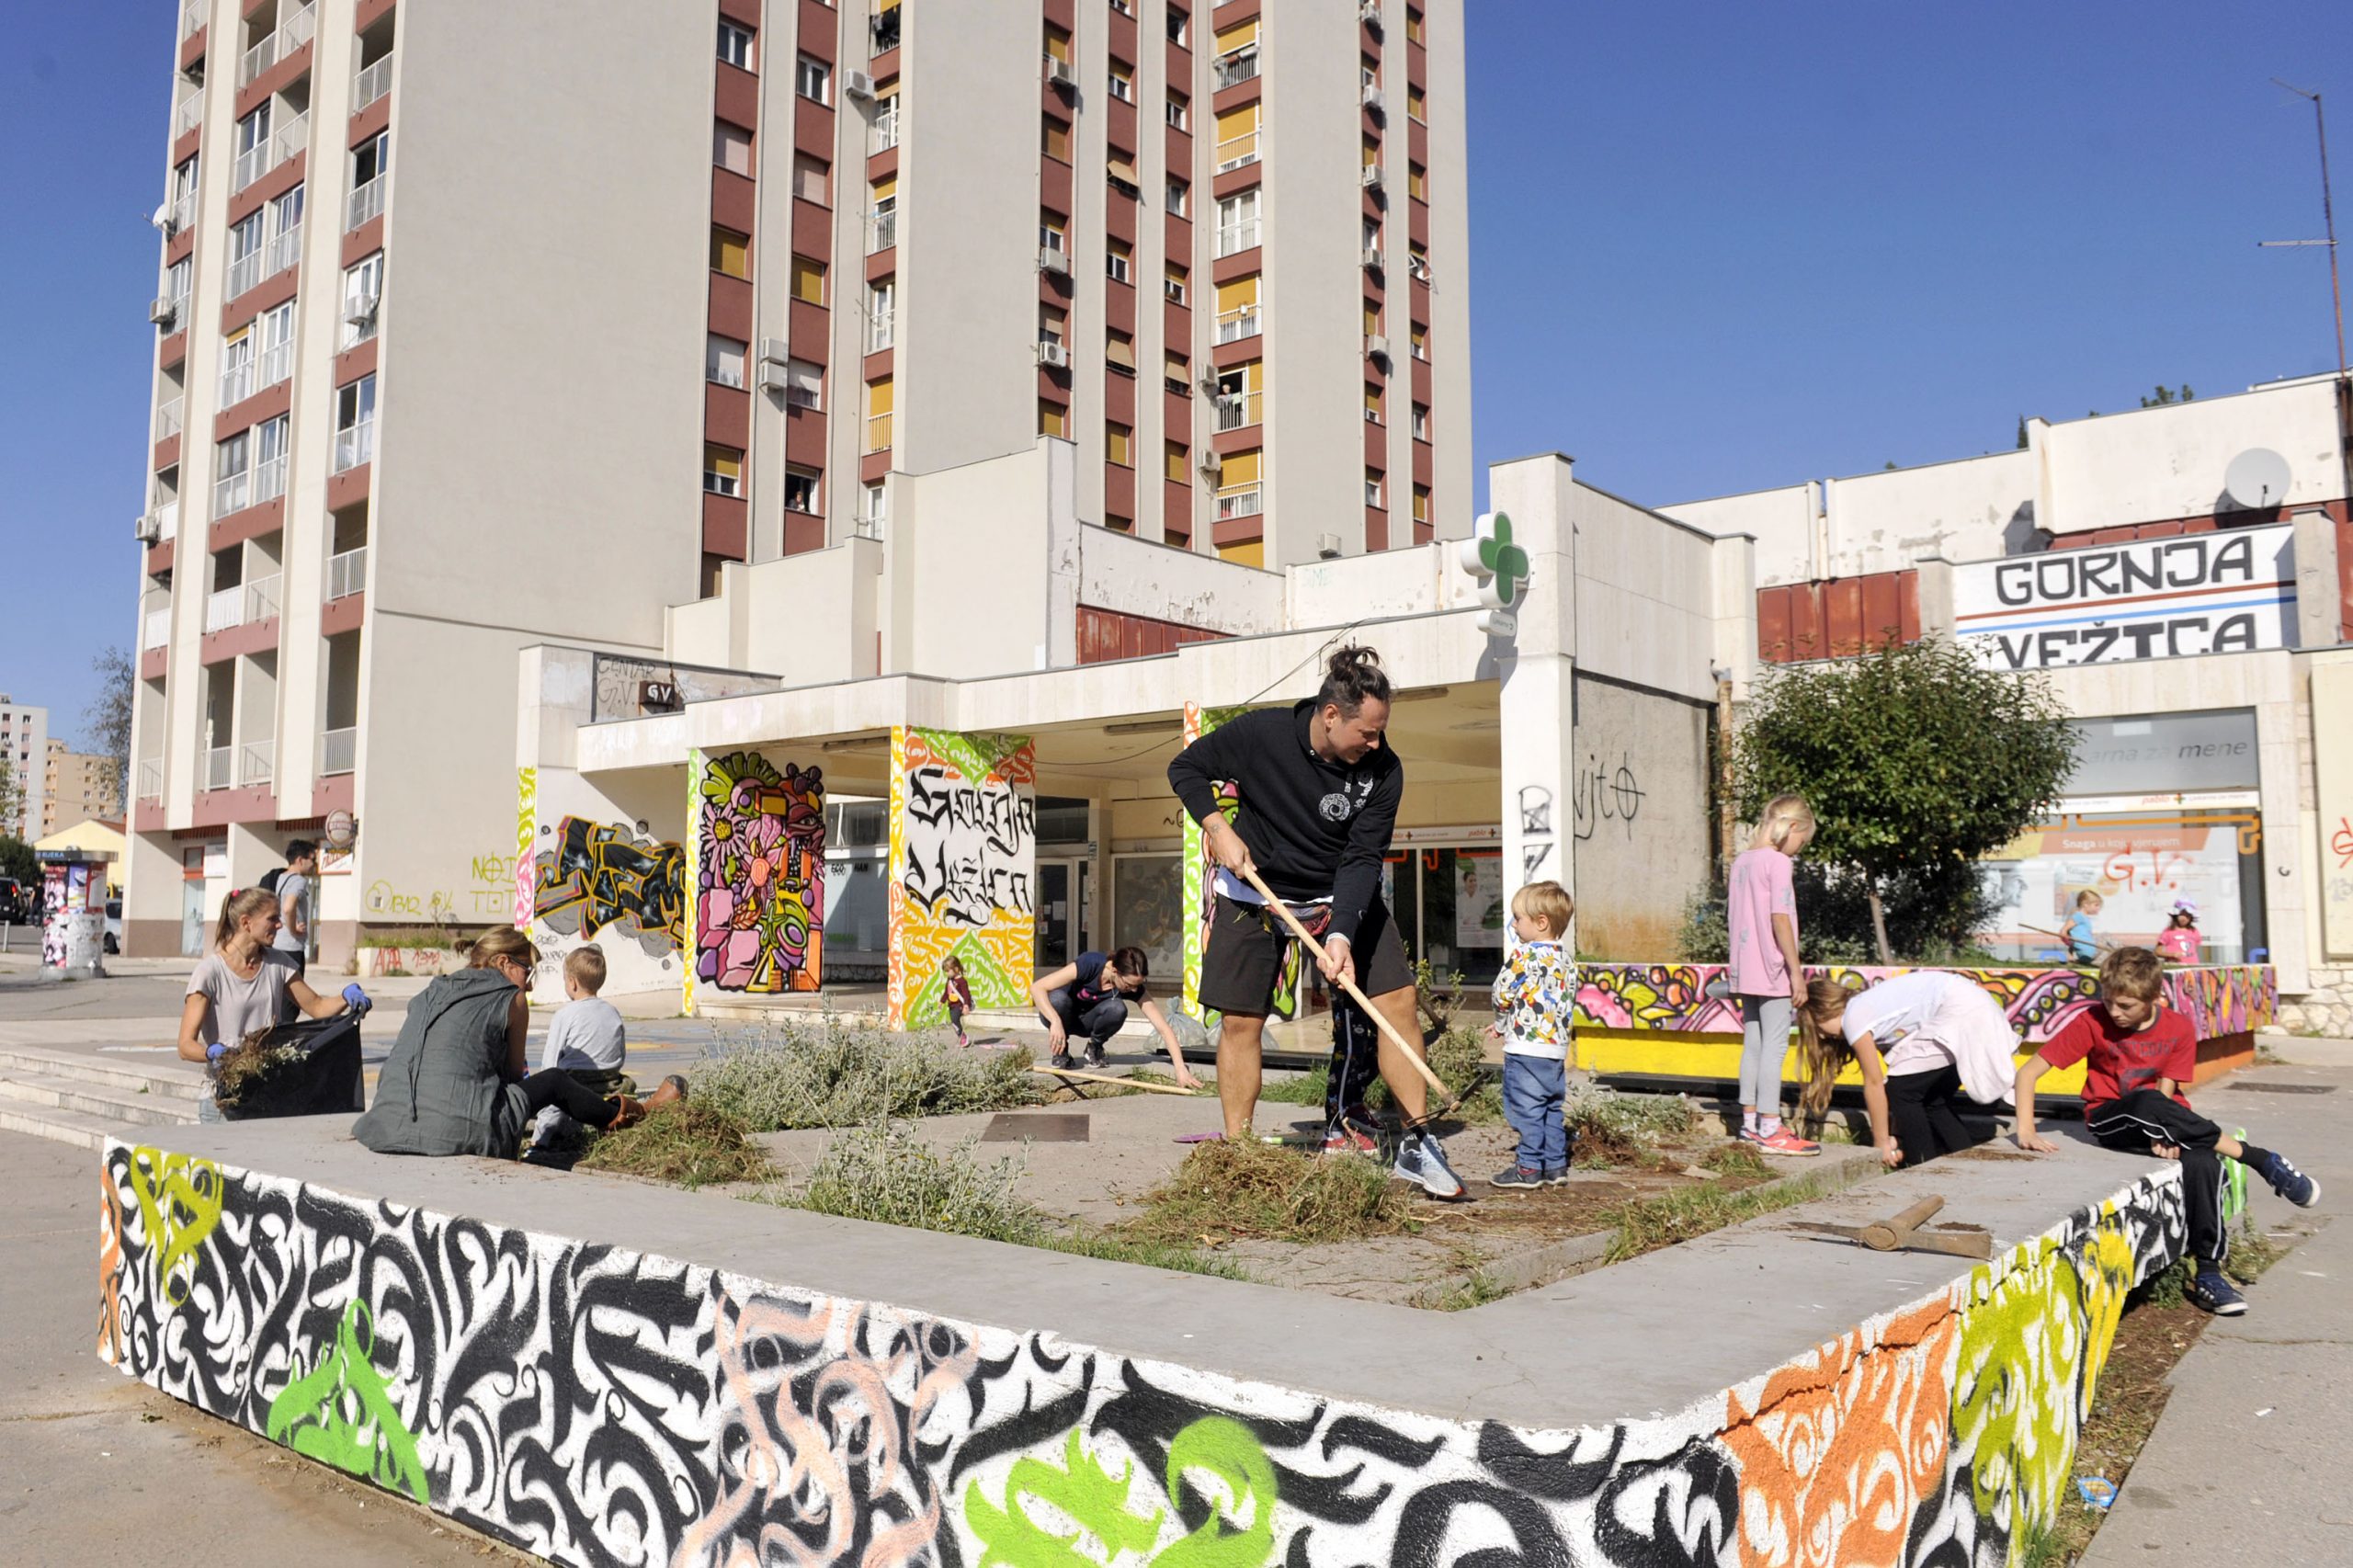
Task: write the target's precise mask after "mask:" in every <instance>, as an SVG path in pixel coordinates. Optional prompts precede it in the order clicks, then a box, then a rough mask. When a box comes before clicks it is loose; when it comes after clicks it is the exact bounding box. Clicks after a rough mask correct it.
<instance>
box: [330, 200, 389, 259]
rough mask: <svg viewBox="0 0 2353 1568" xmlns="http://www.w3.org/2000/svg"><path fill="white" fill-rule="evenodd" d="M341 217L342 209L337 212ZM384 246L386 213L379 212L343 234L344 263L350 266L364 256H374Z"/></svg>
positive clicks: (336, 214) (337, 215)
mask: <svg viewBox="0 0 2353 1568" xmlns="http://www.w3.org/2000/svg"><path fill="white" fill-rule="evenodd" d="M335 216H336V217H338V218H340V217H342V216H343V214H342V213H341V212H340V211H337V212H336V213H335ZM383 248H384V215H383V214H382V213H381V212H379V213H377V214H376V215H375V216H374V217H373V218H370V219H369V220H368V222H365V223H362V224H360V225H359V227H358V228H356V229H353V230H351V231H349V232H348V233H346V234H345V235H344V236H343V265H344V266H346V267H349V266H350V265H351V264H352V263H353V262H355V261H358V259H359V258H360V257H362V256H373V255H375V254H376V253H377V252H378V251H380V250H382V249H383Z"/></svg>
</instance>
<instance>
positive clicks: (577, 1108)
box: [523, 1067, 621, 1127]
mask: <svg viewBox="0 0 2353 1568" xmlns="http://www.w3.org/2000/svg"><path fill="white" fill-rule="evenodd" d="M523 1093H524V1096H526V1097H527V1098H529V1100H530V1102H531V1114H532V1115H533V1116H537V1115H539V1114H540V1112H541V1111H543V1110H545V1109H547V1108H548V1107H550V1106H554V1107H555V1108H557V1109H559V1110H561V1111H563V1114H564V1115H566V1116H568V1117H570V1118H572V1119H573V1120H574V1121H581V1122H585V1123H587V1124H588V1125H589V1126H591V1127H610V1126H611V1125H612V1124H613V1118H615V1117H617V1116H619V1115H620V1113H621V1102H620V1101H619V1100H608V1099H607V1098H605V1096H602V1095H600V1094H598V1093H597V1091H596V1090H594V1089H591V1088H589V1087H588V1086H587V1085H584V1084H583V1083H581V1081H580V1080H579V1079H577V1078H575V1077H574V1076H573V1075H572V1074H569V1073H567V1072H565V1071H564V1070H563V1068H561V1067H549V1068H546V1069H544V1070H542V1071H540V1072H537V1073H534V1074H531V1075H530V1076H529V1077H528V1078H526V1079H524V1080H523Z"/></svg>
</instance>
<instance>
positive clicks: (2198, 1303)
mask: <svg viewBox="0 0 2353 1568" xmlns="http://www.w3.org/2000/svg"><path fill="white" fill-rule="evenodd" d="M2181 1293H2182V1295H2183V1296H2185V1297H2186V1298H2188V1301H2189V1304H2190V1305H2191V1306H2193V1307H2196V1308H2198V1309H2199V1310H2200V1312H2212V1313H2213V1314H2214V1315H2215V1316H2216V1317H2218V1318H2235V1317H2245V1315H2246V1298H2245V1296H2242V1295H2240V1294H2239V1292H2238V1287H2237V1286H2235V1285H2234V1284H2232V1283H2231V1282H2230V1281H2229V1280H2227V1279H2225V1278H2222V1270H2221V1269H2219V1268H2216V1269H2210V1270H2207V1271H2204V1272H2201V1273H2200V1275H2199V1276H2198V1278H2195V1279H2192V1280H2191V1281H2190V1282H2189V1283H2188V1284H2187V1285H2185V1286H2183V1287H2182V1288H2181Z"/></svg>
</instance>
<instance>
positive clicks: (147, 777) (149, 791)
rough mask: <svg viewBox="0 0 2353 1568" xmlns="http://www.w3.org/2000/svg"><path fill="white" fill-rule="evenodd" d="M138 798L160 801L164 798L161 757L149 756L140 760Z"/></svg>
mask: <svg viewBox="0 0 2353 1568" xmlns="http://www.w3.org/2000/svg"><path fill="white" fill-rule="evenodd" d="M139 798H140V799H141V800H142V801H160V800H162V799H163V798H164V759H163V758H162V757H160V756H150V757H143V758H142V759H141V760H140V764H139Z"/></svg>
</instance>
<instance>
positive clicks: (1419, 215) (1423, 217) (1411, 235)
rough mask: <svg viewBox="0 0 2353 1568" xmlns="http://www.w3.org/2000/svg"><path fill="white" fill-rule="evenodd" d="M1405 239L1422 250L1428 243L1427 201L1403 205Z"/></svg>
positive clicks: (1428, 216) (1428, 213) (1410, 202)
mask: <svg viewBox="0 0 2353 1568" xmlns="http://www.w3.org/2000/svg"><path fill="white" fill-rule="evenodd" d="M1405 237H1406V238H1407V239H1409V240H1412V241H1414V242H1415V244H1419V245H1421V246H1422V247H1423V248H1424V249H1426V250H1427V248H1428V247H1429V243H1430V204H1429V203H1428V202H1427V201H1408V202H1406V203H1405Z"/></svg>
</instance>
